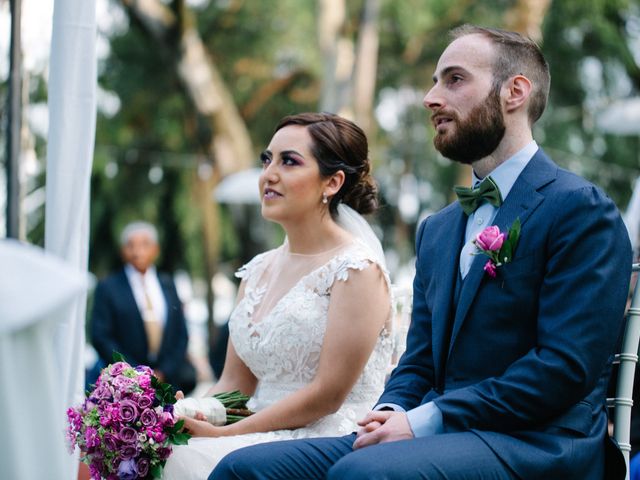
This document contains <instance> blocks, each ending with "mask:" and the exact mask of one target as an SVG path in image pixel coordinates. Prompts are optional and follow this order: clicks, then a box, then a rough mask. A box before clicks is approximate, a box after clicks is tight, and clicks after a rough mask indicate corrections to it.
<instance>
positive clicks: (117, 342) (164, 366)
mask: <svg viewBox="0 0 640 480" xmlns="http://www.w3.org/2000/svg"><path fill="white" fill-rule="evenodd" d="M158 280H159V281H160V286H161V288H162V293H163V294H164V297H165V299H166V301H167V322H166V324H165V326H164V330H163V334H162V343H161V346H160V350H159V352H158V356H157V359H156V360H155V361H153V362H152V361H151V360H150V358H149V354H148V346H147V334H146V332H145V328H144V323H143V320H142V315H141V314H140V310H139V309H138V305H137V304H136V300H135V298H134V296H133V291H132V290H131V286H130V285H129V281H128V279H127V275H126V274H125V272H124V269H121V270H119V271H118V272H116V273H114V274H112V275H110V276H108V277H107V278H105V279H104V280H102V281H100V282H99V283H98V286H97V287H96V290H95V294H94V300H93V315H92V318H91V338H92V343H93V346H94V347H95V349H96V350H97V351H98V354H99V355H100V358H101V359H102V360H103V361H104V362H105V363H111V358H112V354H113V352H114V351H118V352H120V353H121V354H123V355H124V357H125V359H126V360H127V361H128V362H129V363H131V364H133V365H138V364H143V365H149V366H150V367H152V368H154V369H158V370H160V371H162V372H163V373H164V374H165V376H166V380H167V381H168V382H170V383H177V382H178V376H179V373H180V369H181V368H182V367H183V366H184V363H185V362H186V361H187V359H186V353H187V343H188V340H189V337H188V333H187V325H186V321H185V317H184V313H183V311H182V303H181V302H180V299H179V298H178V293H177V292H176V287H175V285H174V283H173V280H172V279H171V277H170V276H168V275H163V274H159V275H158Z"/></svg>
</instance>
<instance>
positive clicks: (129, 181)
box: [0, 0, 640, 328]
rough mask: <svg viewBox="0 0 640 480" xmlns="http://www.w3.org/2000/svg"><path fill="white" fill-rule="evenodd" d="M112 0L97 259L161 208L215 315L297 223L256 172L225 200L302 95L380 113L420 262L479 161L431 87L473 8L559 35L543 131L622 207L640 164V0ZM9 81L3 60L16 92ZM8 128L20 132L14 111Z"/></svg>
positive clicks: (376, 142)
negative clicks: (441, 135) (441, 131)
mask: <svg viewBox="0 0 640 480" xmlns="http://www.w3.org/2000/svg"><path fill="white" fill-rule="evenodd" d="M1 1H2V0H0V2H1ZM99 1H101V2H102V1H104V2H107V6H106V9H105V11H106V12H107V14H106V15H101V17H100V19H99V78H98V82H99V95H98V104H99V111H98V122H97V131H96V144H95V159H94V168H93V174H92V180H91V202H92V205H91V237H90V269H91V271H92V272H94V273H95V274H96V275H97V276H98V277H102V276H104V275H105V274H106V273H107V272H108V271H110V270H111V269H113V268H114V267H115V266H117V265H118V264H119V255H118V234H119V232H120V230H121V229H122V227H123V226H124V225H125V224H126V223H127V222H129V221H131V220H135V219H145V220H148V221H150V222H153V223H154V224H156V225H157V226H158V229H159V231H160V238H161V245H162V257H161V260H160V263H159V267H160V269H162V270H168V271H178V270H179V271H184V272H187V276H188V277H189V278H190V279H192V281H193V282H192V283H198V282H199V284H200V285H201V286H202V287H201V289H200V291H199V292H196V294H197V295H200V296H202V297H203V298H204V299H205V300H204V302H203V304H204V305H206V312H203V313H202V315H203V316H206V317H207V319H208V325H209V326H210V327H211V328H213V327H212V325H213V324H212V318H213V312H214V304H215V297H214V294H213V290H212V287H211V284H212V282H211V281H210V280H211V279H212V278H214V275H215V274H216V273H222V274H224V275H225V276H226V277H227V278H232V273H233V271H234V270H235V269H237V268H238V267H239V266H240V265H241V264H242V263H244V262H246V261H247V260H248V259H249V258H251V257H252V256H253V255H255V254H256V253H257V252H260V251H263V250H265V249H267V248H271V247H273V246H275V245H277V244H278V243H279V242H280V241H281V239H282V232H281V231H280V230H279V229H278V228H277V227H276V226H273V225H267V224H265V222H264V221H263V220H262V219H261V217H260V214H259V205H258V204H257V203H256V202H255V201H253V200H251V199H248V198H247V196H246V195H244V196H243V195H242V194H243V193H246V192H244V191H243V190H245V188H244V187H242V188H240V187H236V188H237V189H238V191H237V192H236V193H238V194H239V195H238V197H237V198H233V195H231V196H228V195H227V196H225V197H224V198H219V199H218V200H219V201H218V200H217V199H216V196H215V192H216V189H217V188H218V185H219V184H220V183H221V182H224V181H225V179H228V178H229V176H230V175H233V174H235V173H237V172H240V171H244V170H247V169H250V168H254V167H257V166H258V153H259V152H260V151H261V150H262V149H263V148H264V146H265V145H266V144H267V143H268V142H269V139H270V137H271V134H272V132H273V127H274V126H275V124H276V123H277V121H278V120H279V119H280V118H281V117H282V116H284V115H287V114H290V113H295V112H300V111H309V110H324V111H332V112H336V113H341V114H344V115H347V116H349V117H350V118H353V119H354V120H355V121H356V122H357V123H359V124H360V125H361V126H362V127H363V128H364V129H365V130H366V131H367V133H368V135H369V138H370V156H371V160H372V162H373V165H374V170H373V171H374V175H375V177H376V178H377V180H378V182H379V184H380V188H381V200H382V207H381V209H380V211H379V212H378V213H377V214H376V215H375V216H374V217H373V218H372V219H371V221H372V223H374V224H375V226H376V228H377V229H378V232H379V233H380V235H381V237H382V239H383V244H384V247H385V250H386V252H387V254H388V255H389V265H390V269H391V271H392V276H393V275H397V276H400V275H401V272H402V270H403V268H410V266H411V262H412V257H413V237H414V233H415V228H416V225H417V223H418V221H419V220H420V219H421V218H423V217H424V216H425V215H427V214H428V213H429V212H432V211H435V210H438V209H440V208H441V207H443V206H444V205H446V204H447V203H448V202H449V201H451V191H452V190H451V187H452V186H453V185H454V184H456V183H464V182H465V180H466V179H467V178H468V175H469V172H468V170H466V169H465V168H464V167H460V166H459V165H455V164H452V163H450V162H449V161H448V160H446V159H443V158H442V157H441V156H440V155H439V154H437V152H436V151H435V150H434V148H433V146H432V143H431V136H432V131H431V130H430V127H429V126H428V112H427V111H426V110H425V109H424V108H423V107H422V104H421V102H422V97H423V95H424V93H425V92H426V90H427V89H428V88H429V87H430V85H431V84H432V80H431V77H432V74H433V71H434V67H435V62H436V61H437V58H438V56H439V54H440V53H441V51H442V50H443V48H444V47H445V45H446V43H447V36H446V32H447V31H448V30H449V29H450V28H452V27H454V26H456V25H459V24H461V23H467V22H469V23H478V24H483V25H488V26H494V27H500V28H507V29H512V30H516V31H519V32H521V33H524V34H527V35H529V36H531V37H532V38H534V39H536V40H537V41H538V42H539V43H540V44H541V46H542V49H543V51H544V53H545V55H546V56H547V59H548V61H549V63H550V66H551V72H552V85H551V98H550V105H549V107H548V108H547V111H546V113H545V114H544V116H543V117H542V119H541V120H540V121H539V122H538V124H537V125H536V127H535V138H536V140H537V141H538V143H539V144H540V145H541V146H542V147H543V148H544V149H545V150H546V151H547V153H549V154H550V155H551V156H552V157H553V158H554V160H555V161H556V162H557V163H559V164H560V165H561V166H563V167H566V168H568V169H569V170H572V171H574V172H576V173H578V174H581V175H583V176H585V177H587V178H589V179H591V180H592V181H594V182H595V183H596V184H598V185H599V186H601V187H602V188H603V189H604V190H605V191H607V192H608V193H609V195H610V196H611V197H612V198H613V199H614V200H615V202H616V203H617V204H618V206H619V207H620V208H621V209H622V210H624V208H625V207H626V205H627V202H628V201H629V198H630V196H631V192H632V188H633V183H634V181H635V179H636V177H637V176H638V173H639V172H640V154H639V151H640V148H639V147H640V116H636V118H638V121H637V124H636V125H630V124H629V122H628V121H625V120H624V117H622V116H618V117H616V114H615V112H614V113H612V112H611V111H610V108H611V107H610V106H611V105H612V104H613V103H614V102H615V101H617V100H620V99H622V101H623V103H624V102H628V101H630V99H632V98H633V97H635V96H636V95H638V90H639V87H640V68H639V65H640V5H639V2H638V0H494V1H491V2H489V1H486V2H478V1H471V0H348V1H347V0H317V1H314V0H273V1H263V0H190V1H189V0H147V1H144V2H142V1H136V0H99ZM27 81H28V84H27V88H26V89H25V90H26V96H27V97H28V98H26V99H25V103H27V104H28V105H29V106H30V109H31V111H37V108H38V107H39V106H42V105H43V104H44V103H45V102H46V88H47V87H46V72H42V73H40V74H32V75H31V76H29V77H28V78H27ZM6 91H7V85H6V78H4V77H3V78H2V83H0V98H3V99H4V98H6ZM2 105H3V107H4V104H2ZM608 109H609V110H608ZM4 111H5V109H4V108H3V109H2V115H3V118H2V119H1V120H2V125H3V127H4V125H5V118H4V115H5V114H4ZM605 113H607V114H608V116H606V118H605ZM636 113H638V112H637V111H636ZM612 115H613V121H612V120H611V117H612ZM605 120H606V121H605ZM632 123H633V122H632ZM0 135H1V136H2V138H1V140H2V143H3V144H4V135H5V131H4V129H3V130H2V131H1V132H0ZM43 135H46V131H45V132H44V133H42V132H40V133H39V132H38V129H37V128H32V129H31V132H30V136H28V141H26V142H25V145H26V148H25V150H26V151H27V153H26V154H25V155H26V156H28V158H29V159H28V161H30V162H31V163H32V166H31V167H30V168H29V169H28V171H29V172H30V173H29V175H28V176H27V178H26V179H25V180H24V182H25V188H26V194H25V202H26V205H27V207H26V208H25V215H26V216H27V218H26V220H27V221H26V222H25V223H26V232H25V234H26V237H27V239H28V240H29V241H30V242H32V243H35V244H42V243H43V237H44V225H43V222H44V206H43V201H42V199H43V193H42V188H43V185H44V180H45V174H46V172H45V171H44V159H45V151H44V150H45V148H46V145H45V139H44V137H43ZM23 148H24V147H23ZM3 156H4V151H2V153H0V160H2V161H4V157H3ZM250 188H255V189H256V191H257V185H254V186H251V187H250ZM232 193H233V192H232ZM256 198H257V194H256ZM0 202H1V200H0Z"/></svg>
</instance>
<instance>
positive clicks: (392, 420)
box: [353, 410, 413, 449]
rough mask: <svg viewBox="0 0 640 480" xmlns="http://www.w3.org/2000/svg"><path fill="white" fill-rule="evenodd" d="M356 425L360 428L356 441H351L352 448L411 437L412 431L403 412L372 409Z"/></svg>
mask: <svg viewBox="0 0 640 480" xmlns="http://www.w3.org/2000/svg"><path fill="white" fill-rule="evenodd" d="M358 425H360V429H359V430H358V433H357V438H356V441H355V442H353V448H354V449H358V448H363V447H368V446H369V445H376V444H378V443H386V442H395V441H398V440H409V439H411V438H413V431H412V430H411V427H410V426H409V421H408V420H407V415H406V413H404V412H394V411H390V410H379V411H372V412H369V413H368V414H367V416H366V417H364V418H363V419H362V420H360V421H359V422H358Z"/></svg>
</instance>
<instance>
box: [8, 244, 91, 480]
mask: <svg viewBox="0 0 640 480" xmlns="http://www.w3.org/2000/svg"><path fill="white" fill-rule="evenodd" d="M0 265H2V267H1V270H0V271H1V274H0V425H2V435H0V478H2V479H20V480H41V479H44V478H47V479H54V480H58V479H60V480H63V479H64V480H71V479H73V478H74V476H75V469H76V465H77V460H74V457H72V456H71V455H69V454H68V453H67V451H66V449H65V445H64V436H63V431H64V427H65V423H64V415H63V413H64V411H65V403H64V402H65V400H64V399H63V398H62V391H61V390H60V389H59V388H58V387H59V375H58V368H57V365H56V361H55V360H56V356H57V355H56V352H55V347H54V344H53V342H52V341H51V339H52V337H53V333H54V332H55V330H56V328H57V324H56V320H57V318H59V316H60V314H64V313H63V312H66V311H68V307H69V306H70V305H72V304H73V303H74V302H77V301H78V299H79V298H80V297H82V298H84V296H85V291H86V288H87V286H88V283H89V282H88V280H89V279H88V276H87V275H86V273H84V272H79V271H78V270H77V269H75V268H72V267H70V266H69V265H68V263H66V262H64V261H63V260H61V259H60V258H58V257H57V256H54V255H51V254H46V253H45V252H44V251H43V250H42V249H40V248H38V247H34V246H31V245H26V244H20V243H19V242H17V241H15V240H4V241H0Z"/></svg>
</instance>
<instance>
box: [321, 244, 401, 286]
mask: <svg viewBox="0 0 640 480" xmlns="http://www.w3.org/2000/svg"><path fill="white" fill-rule="evenodd" d="M370 265H377V266H378V268H379V269H380V271H381V272H382V274H383V275H384V279H385V283H386V284H387V288H388V289H389V292H390V293H391V279H390V278H389V272H388V271H387V269H386V268H385V267H384V266H383V265H381V264H380V263H379V262H378V261H377V260H376V259H375V256H374V255H373V253H371V252H370V251H369V249H368V247H367V246H366V245H364V244H362V243H361V242H359V241H356V242H355V243H354V246H353V247H352V248H349V249H347V250H345V251H344V252H342V253H340V254H339V255H337V256H335V257H334V258H333V259H332V260H331V261H330V262H329V263H328V264H327V265H325V267H324V269H323V271H322V272H320V275H319V279H320V281H319V282H318V285H317V289H318V290H319V293H320V294H323V295H327V294H329V292H330V290H331V287H332V285H333V284H334V283H335V282H336V281H338V280H339V281H342V282H346V281H347V280H348V279H349V271H350V270H364V269H365V268H367V267H368V266H370Z"/></svg>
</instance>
